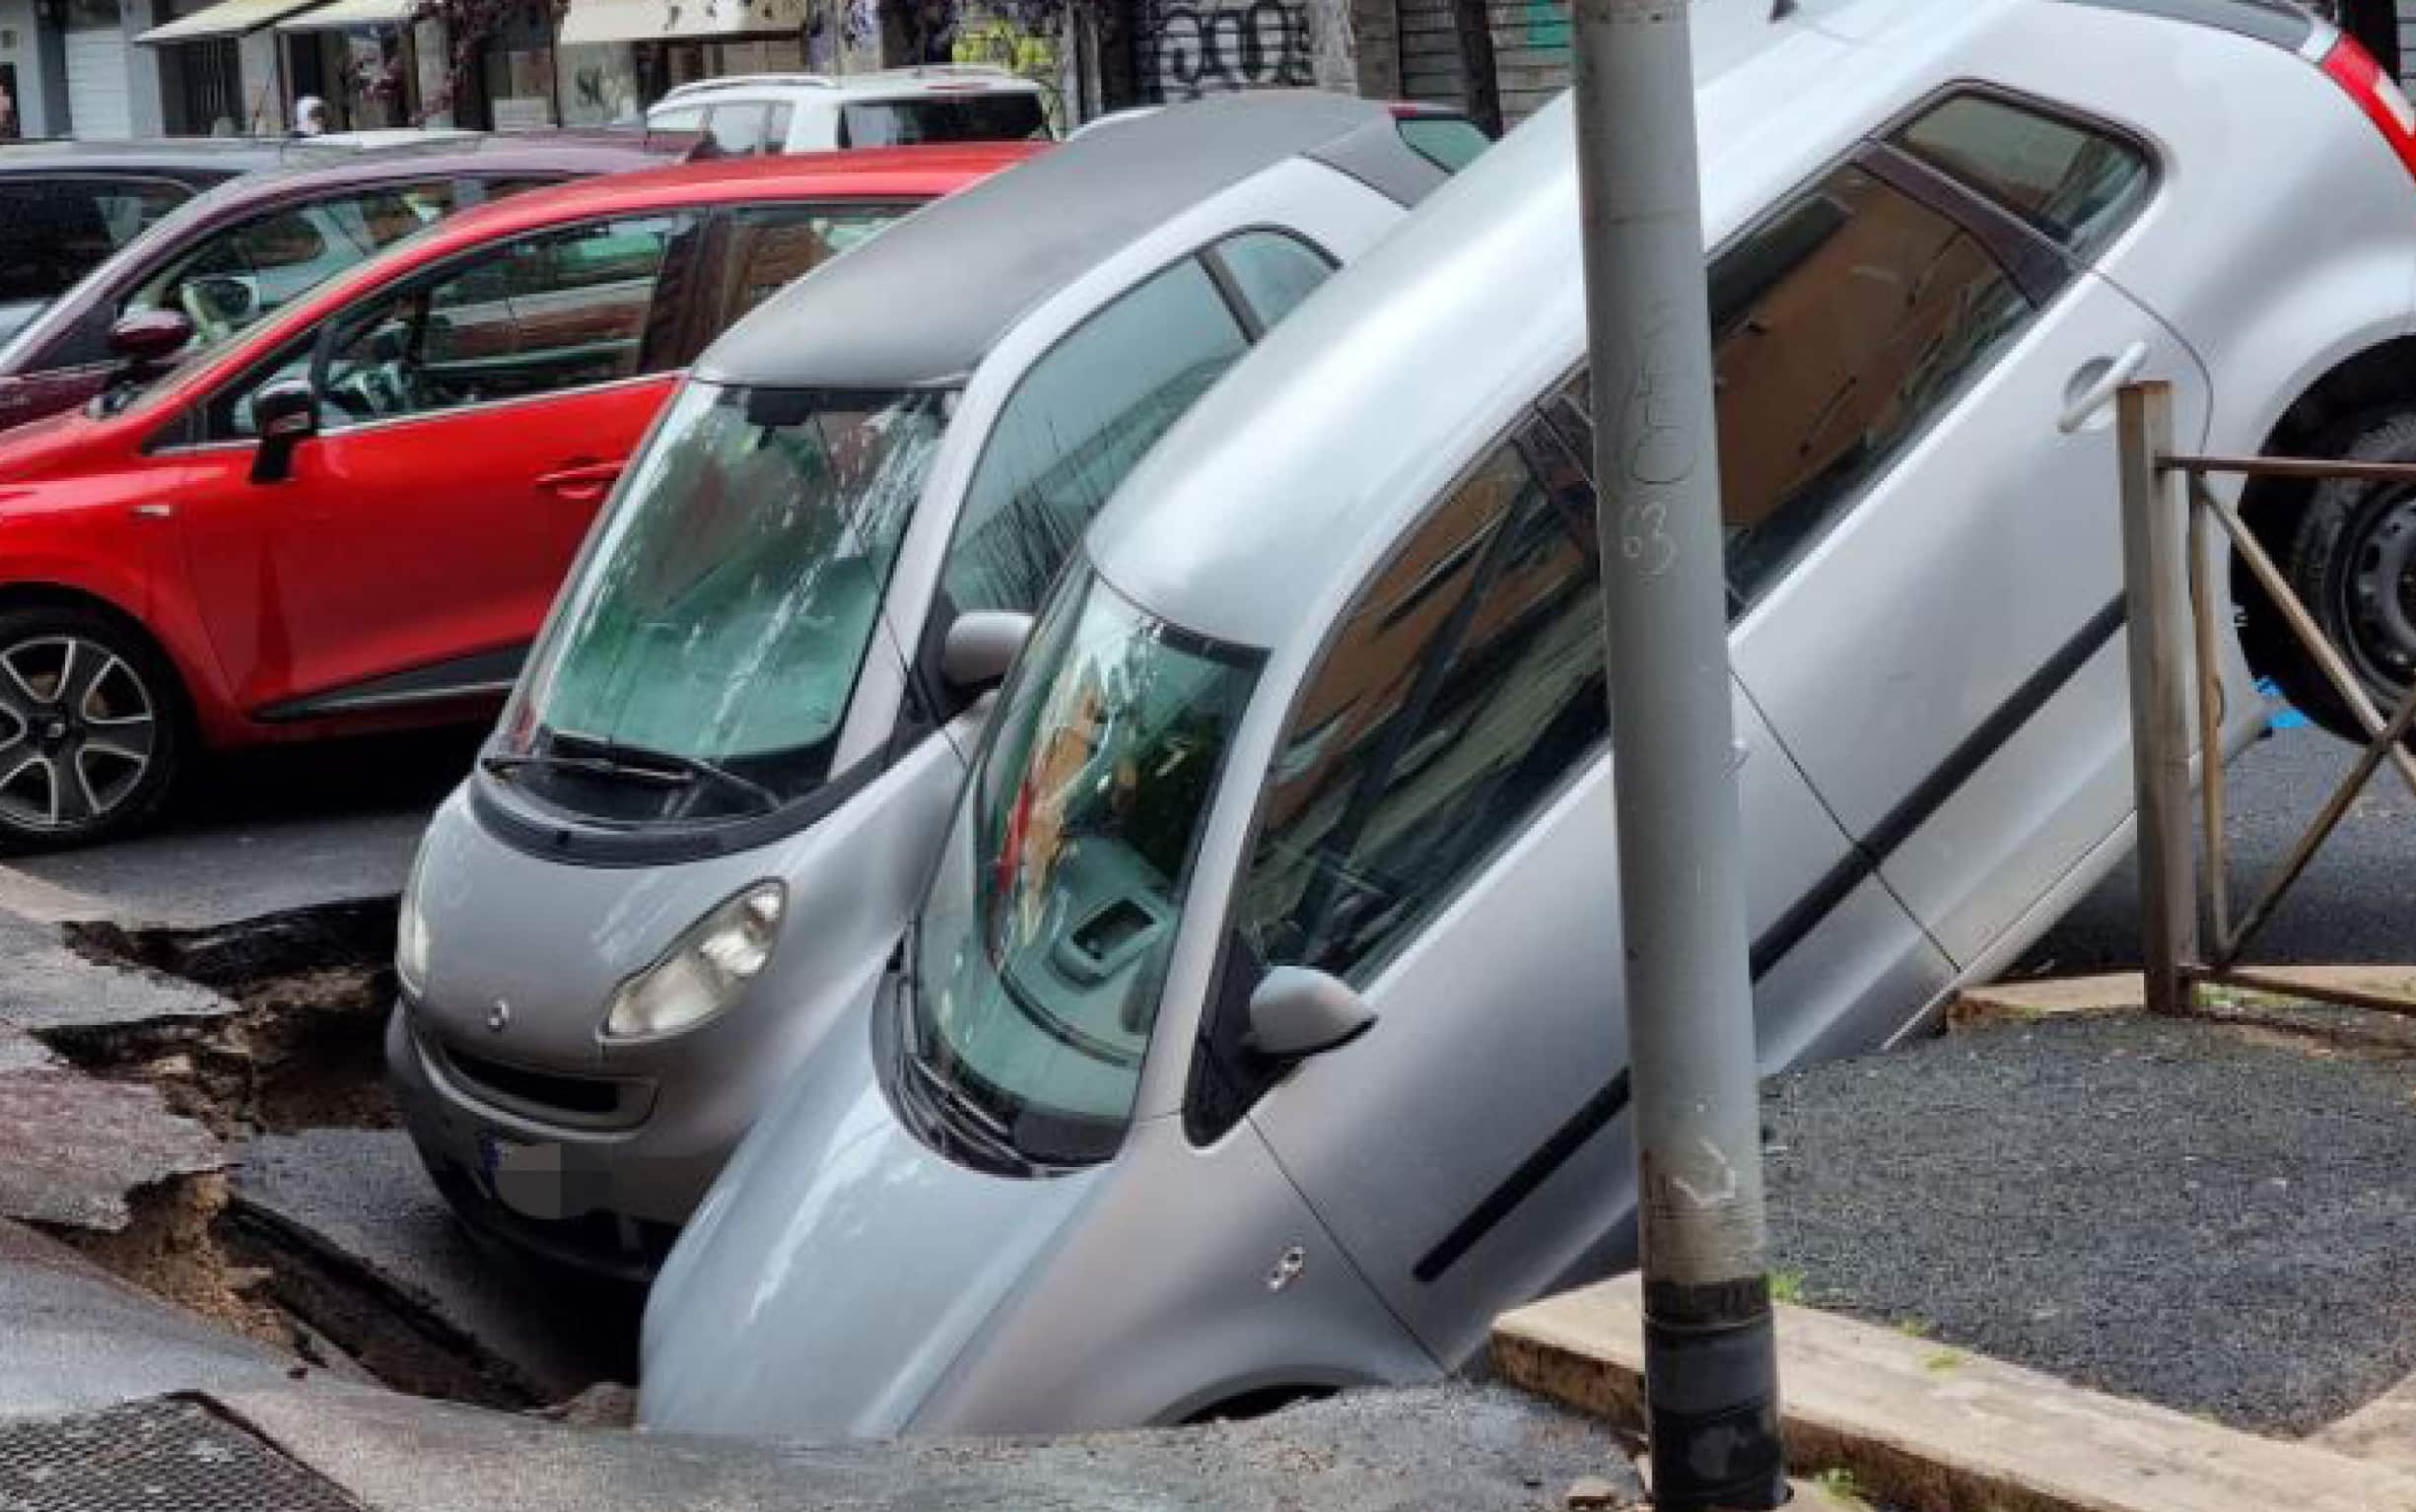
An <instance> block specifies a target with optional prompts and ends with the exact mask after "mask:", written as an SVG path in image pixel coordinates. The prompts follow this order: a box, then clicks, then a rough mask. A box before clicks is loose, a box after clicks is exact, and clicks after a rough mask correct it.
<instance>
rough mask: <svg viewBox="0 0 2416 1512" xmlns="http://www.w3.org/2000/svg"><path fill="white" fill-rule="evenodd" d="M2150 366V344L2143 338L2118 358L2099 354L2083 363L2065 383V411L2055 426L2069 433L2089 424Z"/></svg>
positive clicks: (2124, 350) (2123, 351)
mask: <svg viewBox="0 0 2416 1512" xmlns="http://www.w3.org/2000/svg"><path fill="white" fill-rule="evenodd" d="M2147 365H2148V344H2147V343H2146V342H2144V341H2134V342H2132V343H2131V344H2130V345H2129V346H2127V347H2124V348H2123V349H2122V355H2121V356H2119V357H2100V358H2096V359H2094V360H2092V361H2089V362H2085V363H2083V364H2081V366H2080V371H2079V372H2077V373H2075V374H2073V375H2072V381H2071V382H2069V383H2066V384H2065V385H2064V412H2063V414H2062V415H2061V416H2059V417H2058V418H2057V419H2056V422H2055V429H2057V430H2059V431H2061V432H2063V433H2064V434H2065V435H2066V436H2069V435H2071V434H2072V433H2073V432H2075V431H2077V430H2079V429H2080V428H2081V427H2083V426H2085V425H2087V424H2088V423H2089V422H2090V421H2091V420H2093V419H2095V418H2096V417H2097V415H2098V413H2099V411H2101V410H2103V409H2105V406H2106V405H2108V404H2110V403H2112V402H2113V397H2114V395H2115V394H2116V393H2117V392H2119V391H2120V390H2121V388H2122V385H2123V384H2125V383H2127V382H2129V381H2130V380H2131V379H2133V378H2137V377H2139V371H2140V370H2141V369H2142V368H2145V367H2146V366H2147Z"/></svg>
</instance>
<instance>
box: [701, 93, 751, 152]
mask: <svg viewBox="0 0 2416 1512" xmlns="http://www.w3.org/2000/svg"><path fill="white" fill-rule="evenodd" d="M763 117H764V107H763V106H762V105H716V106H715V107H714V111H713V114H712V115H711V116H710V117H709V118H708V121H707V124H706V127H705V132H706V136H707V138H708V141H707V143H706V146H705V147H704V149H703V150H702V151H700V152H699V153H698V154H697V156H698V157H700V158H743V157H746V156H748V155H749V154H751V153H756V152H760V151H762V149H763V125H764V121H763Z"/></svg>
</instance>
